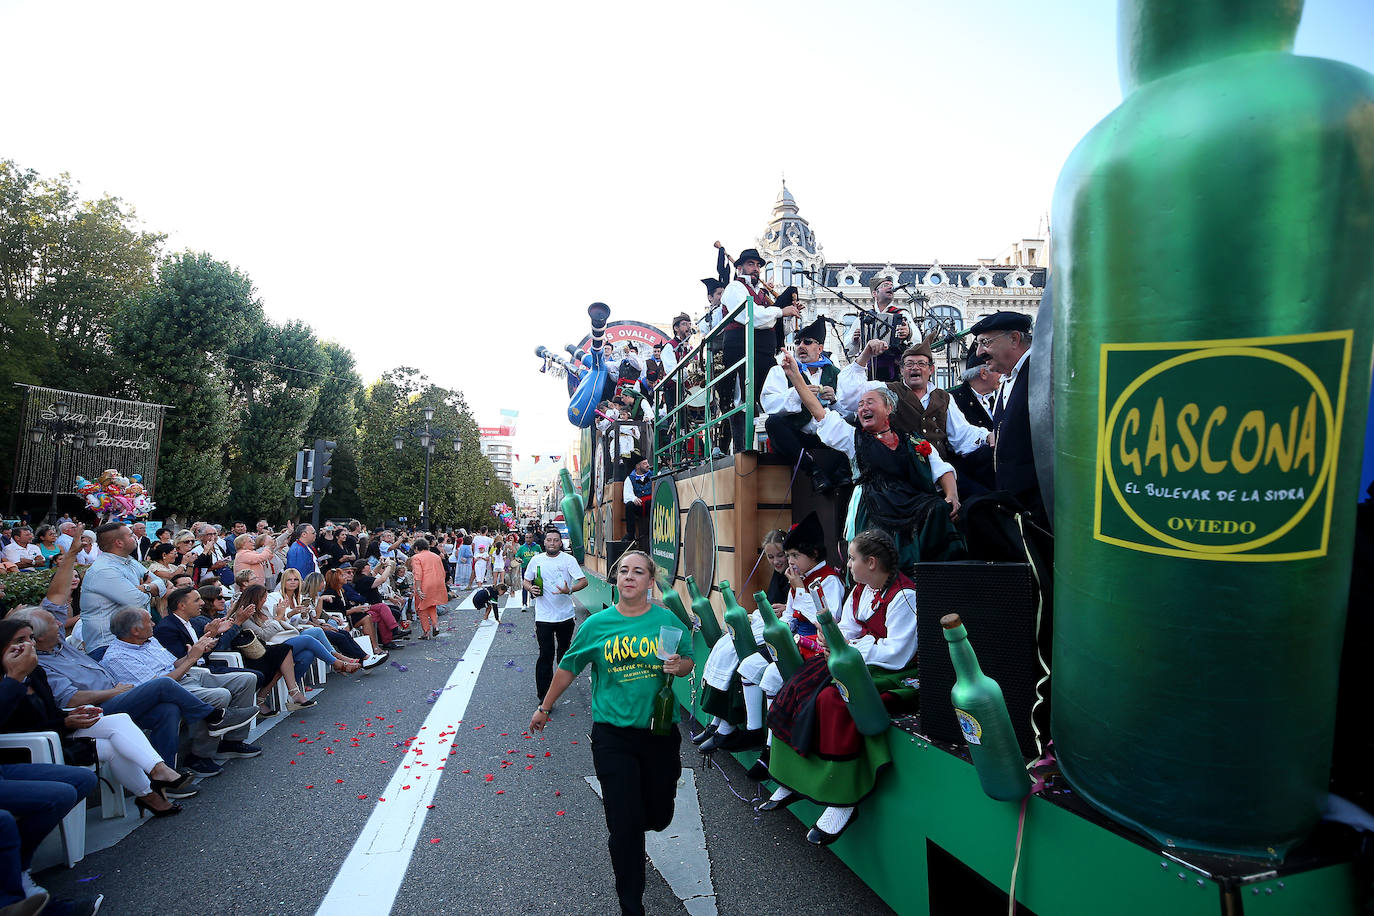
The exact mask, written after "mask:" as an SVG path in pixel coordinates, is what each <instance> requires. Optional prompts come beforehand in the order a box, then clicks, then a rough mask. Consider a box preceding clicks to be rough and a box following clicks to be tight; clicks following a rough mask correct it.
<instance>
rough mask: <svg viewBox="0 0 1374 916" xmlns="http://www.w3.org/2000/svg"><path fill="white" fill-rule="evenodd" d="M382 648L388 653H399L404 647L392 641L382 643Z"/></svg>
mask: <svg viewBox="0 0 1374 916" xmlns="http://www.w3.org/2000/svg"><path fill="white" fill-rule="evenodd" d="M382 648H383V649H385V650H387V651H388V652H400V651H401V650H402V649H404V648H405V646H403V645H401V644H400V643H398V642H396V640H394V639H393V640H392V641H391V642H384V643H382Z"/></svg>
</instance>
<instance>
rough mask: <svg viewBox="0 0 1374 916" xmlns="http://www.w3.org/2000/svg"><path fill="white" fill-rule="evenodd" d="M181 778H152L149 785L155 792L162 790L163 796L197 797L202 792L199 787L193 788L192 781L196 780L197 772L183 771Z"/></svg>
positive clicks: (171, 797) (175, 797)
mask: <svg viewBox="0 0 1374 916" xmlns="http://www.w3.org/2000/svg"><path fill="white" fill-rule="evenodd" d="M180 776H181V778H180V779H150V780H148V783H149V785H151V786H152V787H153V791H154V792H158V791H161V792H162V797H163V798H170V799H178V798H195V797H196V796H197V795H199V794H200V790H199V789H193V788H191V783H193V782H195V781H196V774H195V773H182V774H180Z"/></svg>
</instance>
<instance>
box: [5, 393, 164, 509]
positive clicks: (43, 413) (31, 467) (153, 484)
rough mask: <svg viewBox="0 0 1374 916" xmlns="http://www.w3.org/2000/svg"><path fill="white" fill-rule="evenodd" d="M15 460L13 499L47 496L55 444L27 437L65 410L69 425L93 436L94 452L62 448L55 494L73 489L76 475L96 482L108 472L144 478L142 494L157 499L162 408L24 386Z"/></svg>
mask: <svg viewBox="0 0 1374 916" xmlns="http://www.w3.org/2000/svg"><path fill="white" fill-rule="evenodd" d="M25 387H26V388H27V389H28V390H27V391H26V392H25V394H24V407H23V412H22V416H23V421H22V423H21V425H20V431H19V454H18V457H17V459H16V460H15V463H14V492H15V493H50V492H52V488H53V457H54V451H55V449H56V448H57V444H56V443H54V442H52V441H51V440H50V439H49V438H48V437H47V436H44V437H43V440H42V441H41V442H34V441H32V439H31V437H30V435H29V432H30V430H34V429H43V428H44V425H43V423H44V421H45V420H55V419H57V411H56V410H55V409H54V406H55V405H57V404H66V405H67V415H66V419H67V421H68V422H74V423H80V424H84V425H85V426H86V427H87V428H89V429H92V430H94V431H95V433H96V440H95V445H94V447H87V448H82V449H79V450H78V449H71V448H68V447H67V446H65V445H64V446H63V447H62V455H61V462H60V465H59V469H58V472H57V492H58V493H70V492H73V491H75V489H76V478H77V475H80V476H82V477H85V478H87V479H88V480H95V479H96V478H98V477H99V476H100V472H101V471H103V470H105V469H106V468H114V469H116V470H118V471H119V472H120V474H122V475H123V476H125V477H129V476H131V475H133V474H141V475H142V476H143V488H144V489H145V490H146V491H147V492H148V495H149V496H151V497H156V495H157V453H158V446H159V444H160V443H161V441H162V416H163V412H164V411H165V410H167V407H168V405H166V404H147V403H144V402H142V401H124V400H120V399H119V398H106V397H101V396H99V395H94V394H83V393H82V392H79V391H62V390H60V389H57V388H40V387H38V386H36V385H28V386H25Z"/></svg>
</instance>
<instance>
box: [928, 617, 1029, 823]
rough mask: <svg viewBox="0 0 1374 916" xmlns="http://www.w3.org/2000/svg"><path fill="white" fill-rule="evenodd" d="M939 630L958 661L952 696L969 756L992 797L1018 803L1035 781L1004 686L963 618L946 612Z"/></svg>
mask: <svg viewBox="0 0 1374 916" xmlns="http://www.w3.org/2000/svg"><path fill="white" fill-rule="evenodd" d="M940 626H942V627H944V630H945V640H946V641H947V642H948V643H949V657H950V660H951V661H952V662H954V675H955V680H954V688H953V689H952V690H950V692H949V695H950V699H951V700H952V701H953V703H954V715H955V716H956V717H957V718H958V719H959V728H960V730H961V731H962V732H963V733H964V739H965V740H966V741H967V742H968V753H969V757H971V758H973V765H974V767H975V768H976V769H977V770H978V781H979V782H980V783H982V785H983V791H984V792H985V793H987V795H988V796H989V797H990V798H995V799H997V800H998V801H1019V800H1020V799H1022V798H1025V796H1026V794H1027V793H1028V792H1030V777H1029V776H1028V775H1027V774H1026V761H1025V759H1024V758H1023V757H1022V756H1021V747H1020V745H1018V744H1017V743H1016V732H1015V730H1014V729H1012V727H1011V716H1010V715H1009V714H1008V713H1007V704H1006V701H1005V700H1003V699H1002V688H1001V687H1000V686H998V684H997V682H996V681H994V680H993V679H992V678H990V677H988V676H987V675H986V674H984V673H983V669H982V668H980V667H979V665H978V656H976V655H974V654H973V646H971V645H969V641H968V631H967V630H965V629H964V624H963V621H961V620H960V619H959V615H958V614H946V615H945V616H944V617H941V618H940Z"/></svg>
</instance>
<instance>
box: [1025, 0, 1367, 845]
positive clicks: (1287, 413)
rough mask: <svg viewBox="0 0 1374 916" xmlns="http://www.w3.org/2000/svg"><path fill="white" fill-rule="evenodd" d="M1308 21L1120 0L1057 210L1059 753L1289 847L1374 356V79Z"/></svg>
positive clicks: (1335, 628)
mask: <svg viewBox="0 0 1374 916" xmlns="http://www.w3.org/2000/svg"><path fill="white" fill-rule="evenodd" d="M1301 8H1302V4H1301V2H1300V0H1121V3H1120V7H1119V13H1120V23H1119V27H1120V53H1121V62H1120V69H1121V75H1122V83H1123V88H1124V92H1125V99H1124V101H1123V102H1122V104H1121V106H1120V107H1119V108H1117V109H1116V110H1115V111H1114V112H1112V113H1111V114H1110V115H1109V116H1108V117H1107V118H1106V119H1105V120H1104V121H1102V122H1101V123H1100V124H1098V125H1097V126H1096V127H1094V128H1093V129H1092V130H1091V131H1090V132H1089V133H1088V135H1087V136H1086V137H1085V138H1084V139H1083V141H1082V142H1081V143H1080V144H1079V145H1078V147H1077V148H1076V149H1075V150H1074V152H1073V153H1072V155H1071V156H1070V157H1069V160H1068V162H1067V164H1066V165H1065V166H1064V170H1063V172H1062V174H1061V175H1060V178H1059V183H1058V186H1057V188H1056V190H1055V196H1054V208H1053V219H1052V225H1053V231H1054V237H1053V246H1052V251H1053V254H1052V259H1053V260H1052V281H1051V282H1052V289H1053V297H1054V347H1053V365H1054V376H1053V394H1054V417H1055V420H1054V423H1055V465H1054V471H1055V478H1054V488H1055V520H1056V531H1055V535H1056V546H1055V628H1054V647H1053V649H1054V652H1053V655H1054V659H1053V669H1054V673H1053V682H1052V683H1053V692H1054V693H1053V733H1054V739H1055V749H1056V752H1057V755H1058V759H1059V762H1060V764H1061V766H1062V767H1063V770H1064V773H1065V775H1066V776H1067V777H1068V779H1069V781H1070V782H1071V783H1072V785H1073V786H1074V788H1075V789H1076V790H1078V791H1079V792H1080V793H1081V794H1082V795H1083V797H1084V798H1086V799H1087V800H1088V801H1090V802H1091V803H1093V804H1094V805H1096V806H1097V807H1099V808H1100V809H1102V810H1104V811H1105V812H1107V813H1109V814H1111V815H1113V816H1115V817H1117V818H1119V819H1120V820H1122V821H1125V822H1126V823H1128V824H1130V825H1132V826H1134V827H1136V828H1138V829H1140V830H1143V831H1145V832H1146V833H1148V834H1149V835H1151V836H1152V837H1154V838H1155V839H1156V840H1158V841H1160V842H1161V843H1164V844H1169V845H1177V846H1180V847H1188V848H1194V849H1203V850H1210V851H1220V852H1228V853H1239V854H1252V855H1261V856H1269V857H1281V856H1282V855H1283V854H1284V853H1285V852H1286V851H1287V850H1288V849H1289V848H1290V847H1291V846H1292V845H1293V844H1294V843H1296V842H1297V841H1299V840H1300V839H1302V837H1303V836H1304V835H1306V833H1307V832H1308V831H1309V830H1310V829H1311V827H1312V826H1313V825H1314V824H1315V823H1316V821H1317V819H1318V817H1319V815H1320V812H1321V809H1322V804H1323V801H1324V799H1325V796H1326V790H1327V776H1328V771H1329V767H1330V761H1331V745H1332V733H1333V729H1334V713H1335V708H1336V702H1335V700H1336V677H1337V667H1338V661H1339V656H1340V645H1341V634H1342V627H1343V622H1344V617H1345V605H1346V592H1347V588H1348V583H1349V575H1350V562H1351V559H1350V558H1351V541H1352V530H1353V518H1354V508H1355V502H1356V498H1357V492H1356V491H1357V488H1358V481H1359V470H1360V454H1361V445H1362V431H1363V423H1364V418H1365V411H1366V405H1367V399H1368V395H1369V380H1370V350H1371V343H1374V334H1372V333H1371V331H1372V328H1374V77H1371V76H1370V75H1369V74H1368V73H1365V72H1364V71H1362V70H1359V69H1356V68H1354V67H1350V66H1347V65H1344V64H1340V63H1336V62H1333V61H1329V60H1320V59H1315V58H1307V57H1298V56H1295V55H1293V54H1291V53H1290V49H1291V47H1292V43H1293V37H1294V34H1295V33H1296V31H1297V26H1298V20H1299V18H1300V16H1301ZM1032 359H1034V354H1033V356H1032Z"/></svg>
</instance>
